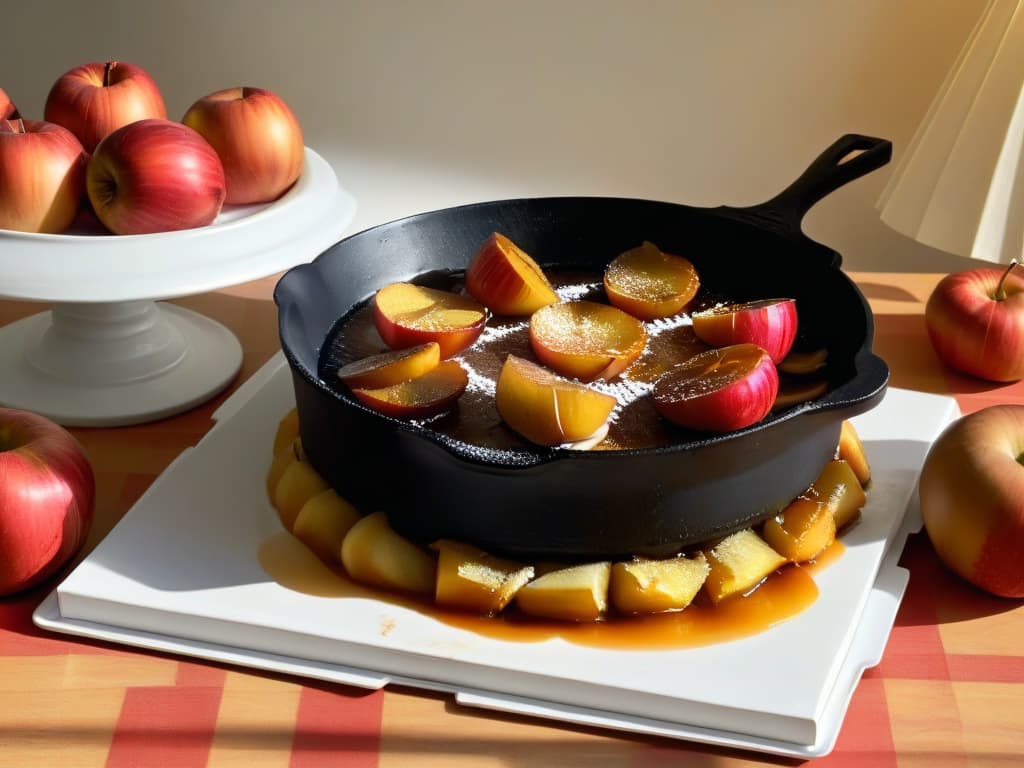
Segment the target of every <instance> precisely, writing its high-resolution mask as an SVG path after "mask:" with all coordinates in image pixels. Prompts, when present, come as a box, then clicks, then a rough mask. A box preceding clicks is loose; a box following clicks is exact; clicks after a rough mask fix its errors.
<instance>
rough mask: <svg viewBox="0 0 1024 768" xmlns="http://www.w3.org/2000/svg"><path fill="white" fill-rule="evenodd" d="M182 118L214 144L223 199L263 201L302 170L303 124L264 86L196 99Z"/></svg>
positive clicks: (275, 195) (276, 194)
mask: <svg viewBox="0 0 1024 768" xmlns="http://www.w3.org/2000/svg"><path fill="white" fill-rule="evenodd" d="M181 121H182V122H183V123H184V124H185V125H187V126H189V127H190V128H194V129H195V130H196V131H198V132H199V134H200V135H201V136H202V137H203V138H204V139H206V140H207V141H208V142H210V144H211V145H212V146H213V148H214V149H215V150H217V154H218V155H220V160H221V163H223V165H224V174H225V176H227V180H228V195H227V198H226V199H225V202H227V203H231V204H242V203H266V202H269V201H271V200H276V199H277V198H278V197H280V196H281V194H282V193H284V192H285V191H286V190H287V189H288V188H289V187H290V186H291V185H292V184H294V183H295V180H296V179H297V178H299V174H300V173H301V172H302V158H303V152H304V149H305V148H304V146H303V143H302V128H301V127H300V126H299V121H298V119H297V118H296V117H295V115H294V113H293V112H292V111H291V109H290V108H289V107H288V105H287V104H285V102H284V99H282V98H281V97H280V96H278V95H277V94H276V93H273V92H272V91H268V90H265V89H263V88H228V89H226V90H223V91H217V92H216V93H211V94H209V95H208V96H204V97H203V98H201V99H199V100H198V101H196V102H195V103H194V104H193V105H192V106H191V107H189V108H188V110H187V111H186V112H185V116H184V117H183V118H182V119H181Z"/></svg>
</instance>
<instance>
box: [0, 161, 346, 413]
mask: <svg viewBox="0 0 1024 768" xmlns="http://www.w3.org/2000/svg"><path fill="white" fill-rule="evenodd" d="M354 215H355V201H354V200H353V198H352V197H351V196H350V195H349V194H348V193H347V192H345V190H343V189H342V188H341V187H340V186H339V184H338V180H337V178H336V176H335V174H334V171H333V170H332V169H331V167H330V165H329V164H328V163H327V162H326V161H324V160H323V158H321V157H320V156H319V155H317V154H316V153H315V152H313V151H312V150H310V149H308V148H307V149H306V156H305V164H304V167H303V172H302V175H301V176H300V178H299V180H298V181H297V182H296V184H295V185H294V186H293V187H292V188H291V189H290V190H289V191H288V192H287V193H285V195H284V196H282V197H281V198H280V199H278V200H276V201H274V202H273V203H270V204H268V205H262V206H234V207H225V209H224V211H222V213H221V215H220V216H219V217H218V218H217V220H216V221H215V222H214V223H213V224H211V225H210V226H208V227H201V228H197V229H191V230H185V231H181V232H166V233H158V234H153V235H128V236H116V235H108V234H102V233H94V232H87V231H81V232H79V231H78V230H76V233H75V234H64V235H38V234H27V233H20V232H10V231H7V230H0V296H2V297H7V298H13V299H21V300H29V301H41V302H48V303H50V304H51V305H52V306H50V308H49V309H48V310H46V311H43V312H40V313H38V314H35V315H31V316H30V317H27V318H24V319H22V320H19V321H17V322H14V323H11V324H9V325H7V326H4V327H3V328H0V404H2V405H4V406H8V407H12V408H21V409H24V410H29V411H34V412H36V413H39V414H42V415H44V416H47V417H49V418H51V419H53V420H54V421H56V422H58V423H60V424H63V425H65V426H119V425H128V424H138V423H142V422H146V421H152V420H154V419H159V418H163V417H165V416H171V415H173V414H176V413H180V412H182V411H186V410H189V409H191V408H193V407H195V406H197V405H199V404H200V403H203V402H205V401H206V400H208V399H209V398H211V397H213V396H214V395H216V394H217V393H218V392H220V391H221V390H222V389H224V388H225V387H226V386H227V385H228V384H229V383H230V382H231V381H232V379H234V377H235V376H236V375H237V373H238V370H239V368H240V366H241V363H242V348H241V345H240V344H239V342H238V339H237V338H236V337H235V336H234V334H233V333H231V331H229V330H228V329H227V328H225V327H224V326H223V325H221V324H220V323H218V322H216V321H214V320H211V319H210V318H207V317H205V316H204V315H201V314H199V313H196V312H193V311H191V310H188V309H184V308H182V307H179V306H176V305H174V304H170V303H168V302H166V301H162V300H161V299H168V298H174V297H178V296H187V295H192V294H196V293H203V292H206V291H210V290H216V289H218V288H223V287H225V286H229V285H235V284H238V283H242V282H246V281H249V280H255V279H258V278H261V277H266V276H267V275H271V274H274V273H276V272H279V271H281V270H284V269H287V268H290V267H292V266H295V265H296V264H301V263H305V262H308V261H311V260H312V259H313V258H314V257H316V256H317V255H318V254H319V253H320V252H321V251H323V250H324V249H326V248H328V247H329V246H331V245H332V244H334V243H335V242H337V241H338V240H339V239H340V238H341V236H342V234H343V233H344V231H345V230H346V229H347V228H348V226H349V225H350V224H351V222H352V219H353V217H354Z"/></svg>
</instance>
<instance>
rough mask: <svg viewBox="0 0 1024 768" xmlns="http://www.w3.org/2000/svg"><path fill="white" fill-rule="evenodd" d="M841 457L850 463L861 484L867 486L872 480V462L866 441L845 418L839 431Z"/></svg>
mask: <svg viewBox="0 0 1024 768" xmlns="http://www.w3.org/2000/svg"><path fill="white" fill-rule="evenodd" d="M839 458H840V459H845V460H846V462H847V463H848V464H849V465H850V468H851V469H852V470H853V474H854V475H856V476H857V480H858V481H860V484H861V486H864V487H866V486H867V484H868V483H870V482H871V464H870V462H868V455H867V452H865V450H864V443H862V442H861V439H860V435H859V434H857V428H856V427H854V426H853V424H852V423H851V422H850V421H847V420H845V419H844V420H843V424H842V426H841V428H840V431H839Z"/></svg>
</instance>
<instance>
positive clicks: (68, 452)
mask: <svg viewBox="0 0 1024 768" xmlns="http://www.w3.org/2000/svg"><path fill="white" fill-rule="evenodd" d="M95 491H96V487H95V480H94V477H93V472H92V467H91V466H90V464H89V460H88V459H87V458H86V455H85V453H84V452H83V451H82V448H81V446H80V445H79V444H78V442H77V441H76V440H75V438H74V437H72V436H71V434H70V433H69V432H67V430H65V429H64V428H63V427H60V426H58V425H57V424H54V423H53V422H52V421H50V420H49V419H47V418H44V417H43V416H39V415H37V414H34V413H31V412H29V411H21V410H15V409H12V408H0V595H10V594H13V593H15V592H20V591H22V590H24V589H27V588H28V587H31V586H33V585H34V584H38V583H39V582H41V581H43V580H44V579H46V578H48V577H49V576H51V575H53V574H54V573H55V572H56V571H57V570H58V569H59V568H60V567H61V566H63V565H64V564H65V563H67V562H68V561H69V560H70V559H71V558H72V557H73V556H74V555H75V553H76V552H78V550H79V549H80V548H81V546H82V545H83V544H84V543H85V537H86V535H87V534H88V533H89V527H90V526H91V525H92V517H93V505H94V503H95Z"/></svg>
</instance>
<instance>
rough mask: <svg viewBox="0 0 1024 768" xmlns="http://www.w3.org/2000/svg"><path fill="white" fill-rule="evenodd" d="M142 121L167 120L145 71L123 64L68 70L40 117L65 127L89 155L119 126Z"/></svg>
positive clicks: (95, 64)
mask: <svg viewBox="0 0 1024 768" xmlns="http://www.w3.org/2000/svg"><path fill="white" fill-rule="evenodd" d="M146 118H155V119H158V120H164V119H166V118H167V107H166V106H165V105H164V99H163V96H162V95H161V94H160V89H159V88H158V87H157V85H156V82H155V81H154V80H153V78H152V77H150V76H149V73H148V72H146V70H144V69H143V68H142V67H139V66H136V65H135V64H128V63H127V62H124V61H107V62H99V61H98V62H91V63H89V64H82V65H81V66H78V67H75V68H74V69H70V70H68V71H67V72H65V73H64V74H63V75H61V76H60V77H58V78H57V80H56V82H54V84H53V86H52V87H51V88H50V92H49V94H48V95H47V97H46V103H45V105H44V106H43V119H44V120H47V121H49V122H51V123H57V124H58V125H63V126H64V127H65V128H67V129H68V130H69V131H71V132H72V133H73V134H75V136H77V137H78V140H79V141H80V142H82V146H83V147H84V148H85V151H86V152H89V153H91V152H92V151H93V150H94V149H95V148H96V145H97V144H99V143H100V141H102V140H103V138H104V137H106V136H107V135H108V134H110V133H112V132H113V131H115V130H117V129H118V128H120V127H121V126H123V125H128V123H134V122H135V121H136V120H144V119H146Z"/></svg>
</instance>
